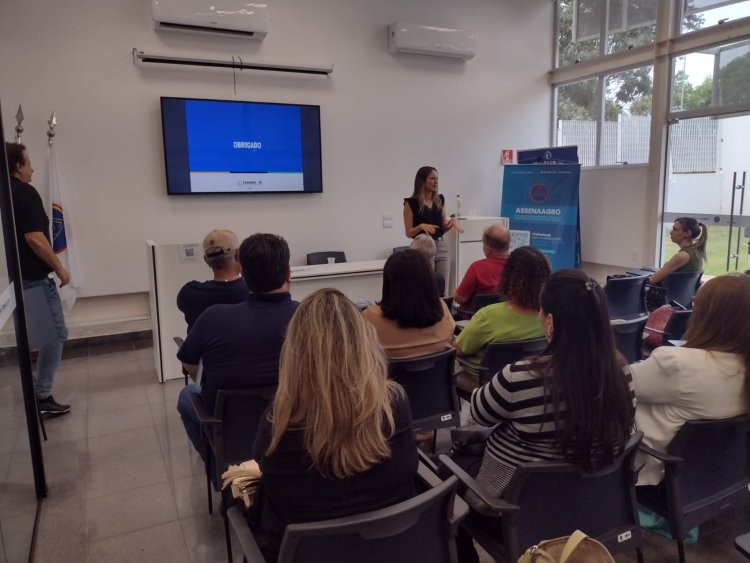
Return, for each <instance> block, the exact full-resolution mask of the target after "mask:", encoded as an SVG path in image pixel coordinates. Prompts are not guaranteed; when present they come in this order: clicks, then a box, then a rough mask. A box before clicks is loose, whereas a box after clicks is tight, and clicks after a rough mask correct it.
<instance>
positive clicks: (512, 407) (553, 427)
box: [457, 270, 635, 563]
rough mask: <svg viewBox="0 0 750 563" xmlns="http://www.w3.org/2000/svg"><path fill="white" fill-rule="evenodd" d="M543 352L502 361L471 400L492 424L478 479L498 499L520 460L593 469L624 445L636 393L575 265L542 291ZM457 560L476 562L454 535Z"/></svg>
mask: <svg viewBox="0 0 750 563" xmlns="http://www.w3.org/2000/svg"><path fill="white" fill-rule="evenodd" d="M540 304H541V311H540V312H539V319H540V321H541V323H542V329H543V330H544V335H545V337H546V338H547V341H548V342H549V345H548V347H547V350H546V351H545V353H544V355H543V356H541V357H539V358H532V359H527V360H522V361H519V362H516V363H514V364H511V365H508V366H506V367H505V368H504V369H503V370H502V371H501V372H498V373H497V374H495V376H494V377H493V378H492V380H491V381H489V382H488V383H487V384H485V385H484V386H483V387H480V388H479V389H477V390H476V391H474V393H473V394H472V397H471V415H472V417H473V418H474V420H476V421H477V422H478V423H480V424H482V425H484V426H494V425H497V428H495V430H494V431H493V432H492V434H491V436H490V438H489V439H488V440H487V447H486V449H485V452H484V457H483V459H482V465H481V467H480V469H479V474H478V475H477V480H478V481H481V482H482V483H483V484H485V485H487V486H488V487H489V488H490V489H491V490H494V491H495V492H496V493H497V495H498V496H500V495H502V493H503V491H504V490H505V488H506V487H507V485H508V483H509V482H510V480H511V478H512V477H513V473H514V472H515V469H516V467H517V466H518V465H519V464H521V463H524V462H532V461H547V460H566V461H569V462H571V463H573V464H575V465H577V466H578V467H580V468H581V469H583V470H585V471H596V470H598V469H601V468H603V467H605V466H607V465H609V464H610V463H612V461H613V460H614V458H615V457H617V456H618V455H619V454H620V453H621V452H622V451H623V449H624V447H625V444H626V443H627V441H628V438H629V437H630V434H631V433H632V430H633V419H634V411H635V397H634V394H633V387H632V377H631V375H630V371H629V369H628V366H627V362H626V361H625V359H624V358H623V357H622V356H621V355H620V354H619V353H618V352H617V349H616V347H615V343H614V338H613V336H612V331H611V329H610V325H609V313H608V311H607V299H606V297H605V296H604V292H603V291H602V289H601V287H599V285H598V284H597V283H596V282H595V281H593V280H592V279H590V278H589V277H588V276H587V275H586V274H585V273H584V272H582V271H580V270H560V271H558V272H555V273H554V274H552V275H551V276H550V278H549V280H547V282H546V283H545V284H544V287H543V288H542V294H541V299H540ZM457 547H458V552H459V561H460V562H461V563H469V562H478V561H479V559H478V557H477V555H476V551H475V550H474V547H473V544H472V543H471V538H470V537H469V536H468V535H467V534H466V533H465V532H463V531H461V532H460V533H459V536H458V538H457Z"/></svg>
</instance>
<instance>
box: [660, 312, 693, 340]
mask: <svg viewBox="0 0 750 563" xmlns="http://www.w3.org/2000/svg"><path fill="white" fill-rule="evenodd" d="M692 313H693V311H691V310H690V309H688V310H685V311H680V310H675V311H673V312H672V316H671V317H669V320H668V321H667V324H666V325H665V326H664V340H665V341H667V340H680V339H681V338H682V335H683V334H685V330H687V324H688V321H689V320H690V315H691V314H692Z"/></svg>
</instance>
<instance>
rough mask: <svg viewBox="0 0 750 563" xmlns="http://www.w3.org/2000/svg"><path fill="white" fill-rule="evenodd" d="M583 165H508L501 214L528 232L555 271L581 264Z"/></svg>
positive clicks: (504, 177) (505, 168)
mask: <svg viewBox="0 0 750 563" xmlns="http://www.w3.org/2000/svg"><path fill="white" fill-rule="evenodd" d="M580 174H581V166H580V164H516V165H512V166H505V167H504V171H503V195H502V204H501V207H500V216H501V217H507V218H508V219H509V221H510V228H511V229H512V230H513V231H529V232H530V233H531V246H534V247H536V248H538V249H539V250H541V251H542V252H544V254H545V255H546V256H547V258H548V259H549V261H550V264H551V265H552V270H553V271H556V270H560V269H563V268H580V267H581V239H580V214H579V209H578V185H579V180H580Z"/></svg>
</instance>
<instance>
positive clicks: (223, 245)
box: [177, 229, 247, 332]
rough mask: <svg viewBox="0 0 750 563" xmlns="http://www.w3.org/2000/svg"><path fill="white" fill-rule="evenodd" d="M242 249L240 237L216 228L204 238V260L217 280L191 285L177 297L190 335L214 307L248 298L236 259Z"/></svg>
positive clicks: (184, 287)
mask: <svg viewBox="0 0 750 563" xmlns="http://www.w3.org/2000/svg"><path fill="white" fill-rule="evenodd" d="M239 247H240V241H239V240H237V235H235V234H234V233H233V232H232V231H228V230H226V229H214V230H213V231H211V232H210V233H208V234H207V235H206V238H204V239H203V259H204V260H205V261H206V264H208V266H209V267H210V268H211V270H212V271H213V273H214V279H212V280H208V281H204V282H199V281H195V280H194V281H191V282H188V283H186V284H185V285H184V286H182V289H180V292H179V293H178V294H177V308H178V309H179V310H180V311H182V313H183V314H184V315H185V322H186V323H187V325H188V327H187V329H188V332H190V329H191V328H192V327H193V324H195V321H196V320H197V319H198V317H199V316H200V314H201V313H202V312H203V311H205V310H206V309H208V308H209V307H210V306H211V305H218V304H219V303H224V304H227V305H231V304H234V303H241V302H242V301H244V300H245V298H246V297H247V284H246V283H245V280H244V279H242V270H241V268H240V263H239V261H238V260H237V249H238V248H239Z"/></svg>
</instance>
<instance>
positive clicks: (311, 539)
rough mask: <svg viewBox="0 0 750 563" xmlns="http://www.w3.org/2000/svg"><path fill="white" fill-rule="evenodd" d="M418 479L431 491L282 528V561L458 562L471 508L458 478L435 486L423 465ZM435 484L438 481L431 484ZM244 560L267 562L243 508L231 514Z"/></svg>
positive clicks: (228, 512)
mask: <svg viewBox="0 0 750 563" xmlns="http://www.w3.org/2000/svg"><path fill="white" fill-rule="evenodd" d="M419 476H420V477H423V478H424V483H425V485H426V486H427V487H428V488H427V490H426V491H425V492H423V493H421V494H419V495H418V496H416V497H414V498H411V499H409V500H406V501H403V502H400V503H398V504H396V505H394V506H389V507H387V508H381V509H379V510H373V511H371V512H365V513H363V514H356V515H352V516H346V517H343V518H336V519H333V520H325V521H321V522H311V523H306V524H290V525H288V526H287V527H286V529H285V530H284V537H283V539H282V542H281V550H280V553H279V558H278V562H279V563H320V562H326V563H351V562H353V561H356V562H357V563H381V562H383V561H430V562H435V563H457V561H458V557H457V555H456V544H455V536H456V531H457V529H458V525H459V523H460V522H461V520H462V519H463V518H464V517H465V516H466V514H467V512H468V507H467V506H466V504H465V503H464V502H463V501H462V500H461V499H459V498H457V497H456V496H455V494H456V487H457V485H458V480H457V479H456V478H455V477H454V478H453V479H449V480H446V481H444V482H440V481H439V480H437V482H434V480H435V477H434V475H432V474H431V472H430V471H429V470H428V469H427V468H425V467H424V466H423V465H422V464H421V463H420V467H419ZM433 482H434V483H433ZM227 514H228V517H229V522H230V526H231V528H232V530H233V531H234V532H235V534H236V536H237V538H238V540H239V542H240V545H241V546H242V551H243V554H244V556H245V560H246V561H248V562H249V563H263V562H265V559H264V558H263V555H262V554H261V552H260V549H259V548H258V545H257V543H256V542H255V538H254V537H253V535H252V532H251V531H250V528H249V527H248V525H247V520H246V519H245V515H244V513H243V511H242V509H241V508H240V507H237V506H233V507H231V508H230V509H229V510H228V511H227Z"/></svg>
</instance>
